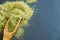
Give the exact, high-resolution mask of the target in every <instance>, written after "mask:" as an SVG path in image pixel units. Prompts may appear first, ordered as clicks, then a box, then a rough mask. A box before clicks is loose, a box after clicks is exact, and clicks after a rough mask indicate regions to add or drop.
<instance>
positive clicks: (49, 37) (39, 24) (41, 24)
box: [0, 0, 60, 40]
mask: <svg viewBox="0 0 60 40" xmlns="http://www.w3.org/2000/svg"><path fill="white" fill-rule="evenodd" d="M2 2H4V0H0V3H2ZM31 6H32V7H34V8H35V14H34V15H33V17H32V18H31V20H30V26H29V27H27V28H26V30H25V34H24V37H23V40H60V0H38V2H37V3H35V4H32V5H31ZM0 38H1V37H0ZM19 40H20V39H19Z"/></svg>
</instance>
